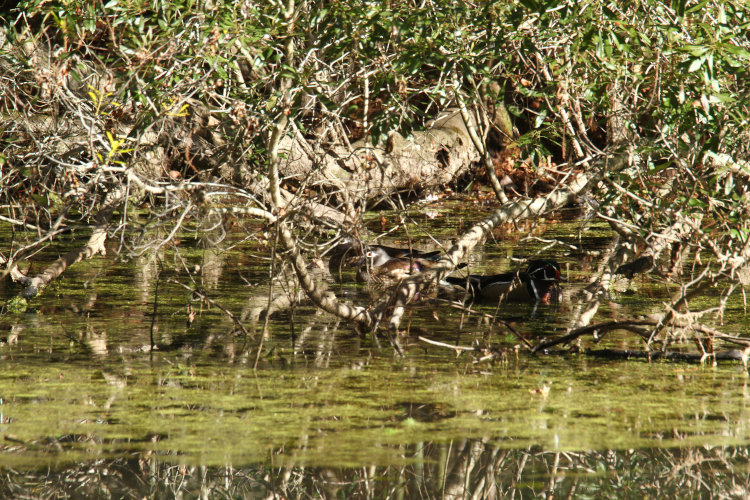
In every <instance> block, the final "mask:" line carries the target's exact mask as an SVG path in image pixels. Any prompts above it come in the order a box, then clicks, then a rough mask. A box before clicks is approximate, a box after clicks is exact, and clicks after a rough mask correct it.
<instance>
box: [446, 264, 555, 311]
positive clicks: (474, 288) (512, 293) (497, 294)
mask: <svg viewBox="0 0 750 500" xmlns="http://www.w3.org/2000/svg"><path fill="white" fill-rule="evenodd" d="M445 280H446V281H447V282H448V283H450V284H452V285H456V286H460V287H463V288H465V289H466V290H467V291H468V292H469V294H471V295H472V296H473V297H474V298H477V299H481V300H486V301H495V302H498V301H501V300H505V301H508V302H542V303H543V304H549V303H551V302H559V301H560V296H561V289H560V285H559V284H558V282H560V281H567V280H566V279H565V278H563V277H562V276H561V275H560V265H559V264H558V263H557V262H555V261H553V260H546V259H545V260H532V261H531V262H529V267H528V268H527V269H526V271H521V272H510V273H502V274H494V275H492V276H479V275H475V274H471V275H469V276H467V277H465V278H458V277H447V278H445Z"/></svg>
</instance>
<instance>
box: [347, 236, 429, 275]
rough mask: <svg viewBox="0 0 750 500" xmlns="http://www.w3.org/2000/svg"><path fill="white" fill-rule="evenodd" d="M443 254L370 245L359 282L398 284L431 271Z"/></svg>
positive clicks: (359, 272)
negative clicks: (414, 275)
mask: <svg viewBox="0 0 750 500" xmlns="http://www.w3.org/2000/svg"><path fill="white" fill-rule="evenodd" d="M441 254H442V252H441V251H440V250H435V251H432V252H423V251H421V250H410V249H408V248H395V247H387V246H383V245H369V246H368V247H367V249H366V251H365V254H364V256H363V258H362V260H361V262H360V267H359V270H358V271H357V281H362V282H369V281H378V282H396V281H400V280H402V279H404V278H405V277H407V276H409V275H410V274H414V273H419V272H422V271H424V270H426V269H429V268H430V267H431V266H432V264H434V263H435V262H436V261H437V260H438V259H440V255H441Z"/></svg>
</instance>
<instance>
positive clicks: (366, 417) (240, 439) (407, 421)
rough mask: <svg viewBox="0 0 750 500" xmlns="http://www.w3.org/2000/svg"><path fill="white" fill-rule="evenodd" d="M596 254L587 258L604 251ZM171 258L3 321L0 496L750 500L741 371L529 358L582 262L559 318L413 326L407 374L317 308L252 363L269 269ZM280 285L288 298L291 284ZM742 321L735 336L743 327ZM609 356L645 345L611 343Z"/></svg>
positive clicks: (512, 310)
mask: <svg viewBox="0 0 750 500" xmlns="http://www.w3.org/2000/svg"><path fill="white" fill-rule="evenodd" d="M568 229H569V228H568ZM561 232H566V233H570V234H574V235H575V231H570V230H567V231H564V230H561ZM592 234H593V236H592V241H591V242H588V243H589V244H590V246H596V245H598V244H599V243H598V242H597V241H595V240H594V238H601V235H600V234H598V233H596V232H594V233H592ZM576 238H577V236H571V237H570V241H571V242H573V241H577V240H576ZM544 245H546V243H544V242H541V241H538V242H533V243H530V244H528V245H527V247H524V246H523V245H521V246H520V248H522V250H523V251H524V255H522V254H519V250H518V248H519V245H518V244H516V245H513V246H514V248H515V249H512V248H511V247H510V246H505V245H488V246H487V248H485V249H483V250H482V251H481V252H478V255H479V257H478V258H475V259H474V260H473V261H472V262H471V263H470V265H471V266H472V272H474V270H477V271H478V272H489V271H491V270H495V269H496V270H506V269H510V268H512V267H513V266H514V265H516V264H514V262H515V261H513V260H512V259H511V257H519V256H520V257H524V256H526V255H531V254H532V252H536V251H539V250H540V249H541V250H543V249H544ZM173 252H174V255H172V254H165V255H162V256H161V260H162V263H161V266H159V265H157V264H155V263H153V262H149V261H146V260H145V259H135V260H133V261H130V262H127V263H122V262H119V263H118V262H105V261H104V260H103V259H102V260H98V261H92V262H85V263H81V264H79V265H77V266H75V267H74V268H71V269H69V270H68V272H66V274H65V276H64V278H63V279H62V280H60V281H59V282H56V283H55V284H54V285H53V286H52V287H51V288H50V289H48V290H46V291H45V293H44V294H43V295H42V296H41V297H40V298H39V300H38V301H36V302H32V307H31V308H30V309H29V310H28V311H26V312H23V313H15V314H6V315H4V316H2V317H0V329H1V331H2V333H0V341H1V342H2V343H1V345H0V362H1V363H2V371H0V432H1V433H2V437H3V441H2V443H1V444H0V446H1V448H2V451H3V453H2V454H0V467H2V470H3V472H4V474H3V475H2V480H0V495H2V496H3V497H23V496H26V497H37V496H45V497H50V496H60V497H63V496H73V497H116V498H120V497H134V498H135V497H138V498H141V497H144V496H151V497H162V496H182V497H198V496H202V497H214V496H219V497H221V496H226V497H248V498H255V497H274V496H275V497H278V498H309V497H325V498H414V497H419V498H471V497H473V498H502V497H508V496H517V497H536V496H542V495H546V496H557V497H560V496H565V497H568V496H592V497H602V496H604V497H623V496H625V497H627V496H634V497H635V496H637V497H642V496H656V495H657V494H658V495H660V496H661V495H663V494H666V495H674V496H684V494H685V492H686V491H689V492H690V495H694V496H710V495H716V496H724V497H726V496H735V497H743V496H747V495H748V494H750V491H748V486H747V484H748V476H749V475H750V470H749V469H748V454H749V453H750V451H749V450H750V448H748V441H749V439H750V428H749V427H748V423H749V422H750V408H748V403H749V402H750V396H749V395H748V381H747V372H746V370H745V369H744V367H743V366H741V365H739V364H737V363H721V364H719V365H718V366H708V365H687V364H678V363H666V362H660V363H646V362H642V361H633V362H623V361H616V362H615V361H599V360H595V359H592V358H587V357H585V356H582V355H578V354H573V353H568V354H562V355H560V354H557V355H538V356H529V355H528V354H527V353H525V352H524V351H523V350H522V349H519V346H520V345H521V341H520V339H519V336H522V337H523V338H525V339H531V340H538V339H540V338H544V337H548V336H555V335H558V334H560V333H562V332H563V331H564V330H565V328H566V326H567V322H568V319H569V317H570V315H571V314H572V312H573V311H574V310H575V308H576V307H577V305H578V299H577V293H578V291H580V289H581V288H582V287H583V286H584V285H585V281H586V276H587V275H588V274H589V273H590V271H591V270H590V268H589V267H588V266H590V265H591V264H590V263H589V262H587V261H586V259H583V258H578V257H568V258H564V257H561V258H559V260H560V261H561V264H562V265H563V268H564V270H565V274H567V275H568V277H569V278H570V279H571V282H570V283H569V284H567V285H566V291H565V294H566V295H565V300H564V301H563V303H562V304H559V305H556V306H547V307H544V306H543V307H536V308H535V307H534V306H532V305H513V306H512V307H500V308H499V309H498V308H496V307H493V306H492V305H488V304H484V305H475V306H473V309H475V310H477V311H481V312H482V313H485V314H482V315H477V314H471V315H470V314H468V313H467V312H466V311H465V310H460V309H454V308H450V307H448V306H447V305H446V304H445V303H428V304H426V305H420V306H418V307H413V308H411V309H410V310H409V311H408V314H407V316H406V317H405V318H404V320H403V322H402V326H403V329H404V331H403V335H402V337H401V338H400V341H401V345H402V347H403V349H404V352H405V354H406V356H404V357H397V356H395V355H394V353H393V350H392V349H391V347H390V345H388V344H387V342H385V341H381V343H380V344H378V343H377V341H375V340H374V339H373V338H372V337H371V336H370V335H359V334H357V333H356V332H354V331H353V330H352V328H351V327H350V326H349V325H347V324H345V323H343V322H340V321H336V320H333V319H332V318H330V317H328V316H325V315H322V314H320V313H319V312H317V311H315V310H314V309H312V308H310V307H307V306H298V307H296V308H294V309H292V310H283V311H280V312H278V313H276V314H275V315H274V316H273V317H272V319H271V321H270V323H269V326H270V329H269V332H268V334H267V336H266V338H264V339H263V344H262V349H261V350H260V354H259V351H258V347H259V346H260V341H261V338H262V336H263V335H262V326H263V321H262V314H260V313H259V312H258V311H259V310H261V309H263V308H264V307H265V306H266V305H267V304H268V300H269V294H268V286H267V284H268V277H267V274H266V273H267V271H266V270H265V265H264V264H263V261H262V260H261V259H262V258H263V255H262V254H261V253H260V252H261V251H260V250H259V249H250V251H247V249H245V248H243V247H242V246H239V247H235V248H233V249H231V250H228V251H218V250H213V249H203V248H202V246H201V244H200V242H198V243H197V244H196V245H192V246H191V245H188V244H187V243H186V244H184V246H183V247H182V248H181V249H177V250H173ZM254 252H258V253H257V254H254ZM177 254H179V255H177ZM178 257H179V258H178ZM165 262H172V263H177V262H179V265H174V266H173V267H171V268H170V267H168V266H166V265H165V264H164V263H165ZM157 281H158V283H159V286H158V293H156V292H157V286H156V284H157ZM179 283H182V284H186V285H188V286H189V287H190V288H191V289H195V288H199V289H200V290H201V291H202V292H203V293H205V294H206V295H207V296H210V297H211V298H212V300H213V301H214V304H211V303H208V302H206V301H201V300H200V296H199V295H197V294H193V293H190V292H189V291H187V290H186V289H185V288H184V287H182V286H180V285H179ZM274 283H275V285H274V287H275V288H276V289H284V287H286V286H288V282H287V281H285V280H284V274H283V272H282V273H280V275H279V276H278V277H277V278H275V280H274ZM15 292H17V291H14V290H13V289H12V288H10V289H8V290H5V293H6V298H7V297H9V296H11V295H12V294H13V293H15ZM366 293H367V292H365V291H363V290H361V288H357V287H356V286H352V287H349V288H347V289H346V290H345V295H347V296H350V297H361V295H362V294H366ZM666 296H667V291H665V290H663V289H662V288H661V285H658V284H656V285H651V284H649V283H647V282H638V281H637V280H634V282H633V283H632V284H631V286H630V288H629V289H627V290H617V289H613V290H612V297H611V300H610V301H608V302H607V303H605V304H604V305H603V307H602V309H601V312H600V314H601V315H602V316H603V317H607V316H609V315H615V314H616V313H617V312H618V311H622V310H623V309H625V310H631V311H644V310H646V309H648V308H654V307H660V306H661V302H662V299H663V298H664V297H666ZM216 304H220V305H221V306H222V307H224V308H225V309H226V310H228V311H231V312H232V313H233V315H234V316H235V317H236V318H238V319H239V320H240V321H241V322H242V324H243V325H244V327H245V329H246V331H242V330H241V329H240V328H238V327H237V324H236V321H234V320H232V319H231V318H229V317H228V316H227V315H226V314H224V313H223V312H222V311H221V310H220V309H219V308H218V307H216ZM730 310H734V311H735V312H736V314H735V315H734V316H732V317H727V318H725V321H728V322H731V321H734V322H737V323H746V319H745V318H744V315H742V314H741V313H740V311H741V309H740V308H735V309H731V308H730ZM154 312H155V314H154ZM423 338H426V339H429V340H433V341H437V342H441V343H443V344H448V345H460V346H476V347H477V351H476V352H463V353H458V354H457V352H455V351H454V350H453V349H450V348H447V347H445V346H442V345H434V344H430V343H427V342H425V341H424V340H422V339H423ZM152 340H153V343H154V346H155V349H154V350H152V349H151V345H152ZM602 342H603V344H606V345H607V346H611V347H629V346H633V345H634V344H635V343H636V341H635V340H633V339H632V338H630V337H628V336H625V335H620V336H618V335H615V334H611V335H609V336H608V337H607V338H606V339H604V340H603V341H602ZM484 353H492V354H493V355H492V356H488V357H484V356H483V354H484ZM256 359H257V367H255V368H254V366H255V364H256Z"/></svg>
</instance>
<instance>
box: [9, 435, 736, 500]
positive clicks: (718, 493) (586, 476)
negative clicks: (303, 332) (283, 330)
mask: <svg viewBox="0 0 750 500" xmlns="http://www.w3.org/2000/svg"><path fill="white" fill-rule="evenodd" d="M6 444H7V443H6ZM749 455H750V447H712V448H704V447H694V448H673V449H665V448H652V449H639V450H605V451H587V452H566V451H553V452H551V451H545V450H542V449H539V448H533V447H532V448H527V449H505V448H500V447H497V446H493V445H492V444H491V443H487V442H482V441H479V440H465V441H452V442H448V443H422V444H417V445H412V446H410V447H408V448H404V453H403V457H404V462H403V463H402V464H399V465H389V466H379V465H363V466H359V467H315V466H303V465H288V466H281V467H276V466H274V465H273V464H272V463H273V462H280V461H283V450H276V452H275V453H274V456H273V458H272V460H271V461H270V462H268V463H266V464H264V465H250V466H246V467H233V466H231V465H227V466H193V465H179V464H174V463H172V462H171V461H170V460H169V457H165V456H159V455H157V454H156V453H148V454H144V455H142V456H140V457H137V458H132V459H129V460H125V459H113V460H98V461H88V462H81V463H76V464H73V465H68V466H64V467H61V468H52V469H47V468H38V469H36V470H31V471H22V470H18V469H5V471H4V472H5V473H4V474H3V477H2V482H1V483H0V495H1V496H2V497H3V498H11V497H12V498H40V497H42V498H66V497H75V498H87V497H88V498H145V497H149V498H164V497H180V498H197V497H200V498H287V499H288V498H446V499H464V498H472V499H476V498H483V499H493V498H532V497H533V498H536V497H541V496H544V497H547V498H571V497H579V496H593V497H603V498H615V497H616V498H626V497H638V498H643V497H657V496H659V497H682V496H685V495H690V496H694V497H708V496H711V497H713V496H715V497H719V498H727V497H732V498H747V497H748V495H750V486H748V485H749V484H750V482H749V478H748V476H749V474H750V473H749V472H748V467H747V464H748V456H749Z"/></svg>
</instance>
